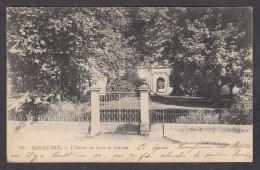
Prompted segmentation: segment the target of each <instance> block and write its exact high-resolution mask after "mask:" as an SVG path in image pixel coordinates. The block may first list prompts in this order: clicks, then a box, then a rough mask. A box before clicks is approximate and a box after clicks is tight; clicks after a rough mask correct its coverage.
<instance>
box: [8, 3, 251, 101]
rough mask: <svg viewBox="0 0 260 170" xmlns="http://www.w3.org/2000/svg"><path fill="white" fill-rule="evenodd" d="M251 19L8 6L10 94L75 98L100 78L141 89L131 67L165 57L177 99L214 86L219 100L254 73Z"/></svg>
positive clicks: (229, 11)
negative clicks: (222, 92) (248, 72)
mask: <svg viewBox="0 0 260 170" xmlns="http://www.w3.org/2000/svg"><path fill="white" fill-rule="evenodd" d="M251 21H252V13H251V10H250V8H239V9H237V8H164V7H158V8H109V7H105V8H77V7H73V8H56V7H55V8H53V7H48V8H39V7H30V8H27V7H19V8H18V7H11V8H8V9H7V58H8V78H10V79H11V84H12V94H11V97H16V98H22V96H24V94H28V96H29V98H30V99H31V100H32V101H33V102H34V104H37V102H36V103H35V101H37V100H38V99H40V100H41V102H40V103H46V104H47V103H55V102H56V101H65V100H79V98H80V94H82V93H84V91H85V89H86V88H87V87H90V86H92V83H93V82H95V79H98V78H99V77H106V78H107V81H108V83H107V84H108V86H107V89H108V90H109V91H119V90H123V91H133V90H134V89H136V88H137V87H138V86H140V85H141V84H142V81H141V80H139V79H138V78H137V77H135V74H136V71H135V70H136V66H137V65H139V64H142V65H146V66H150V65H151V64H152V63H154V62H159V63H164V62H165V61H166V60H167V61H168V62H169V64H170V65H171V66H172V69H173V72H172V74H171V76H170V80H171V85H172V86H173V87H174V94H175V95H190V96H206V95H207V94H210V88H209V87H212V88H213V90H214V94H215V96H217V95H219V93H220V87H221V86H222V85H224V84H228V85H229V86H230V87H231V90H232V88H233V87H234V86H235V85H237V84H240V83H241V75H242V73H243V71H244V70H246V69H248V68H252V58H251V56H252V50H251V47H252V26H251V25H250V23H252V22H251ZM35 94H37V95H35ZM36 98H38V99H37V100H36Z"/></svg>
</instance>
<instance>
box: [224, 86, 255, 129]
mask: <svg viewBox="0 0 260 170" xmlns="http://www.w3.org/2000/svg"><path fill="white" fill-rule="evenodd" d="M221 121H223V122H224V123H225V124H241V125H250V124H252V123H253V91H252V86H249V87H247V88H245V87H243V88H241V89H240V91H239V92H238V93H237V94H236V95H235V96H234V99H233V101H232V105H231V108H230V109H228V110H226V111H225V112H224V113H223V115H222V117H221Z"/></svg>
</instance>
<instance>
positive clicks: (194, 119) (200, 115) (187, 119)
mask: <svg viewBox="0 0 260 170" xmlns="http://www.w3.org/2000/svg"><path fill="white" fill-rule="evenodd" d="M176 123H187V124H219V115H218V114H213V113H206V112H204V111H201V112H193V113H192V112H189V115H187V116H181V117H178V118H177V119H176Z"/></svg>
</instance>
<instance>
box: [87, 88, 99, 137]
mask: <svg viewBox="0 0 260 170" xmlns="http://www.w3.org/2000/svg"><path fill="white" fill-rule="evenodd" d="M89 90H90V93H91V121H90V135H99V134H100V98H99V91H100V90H101V88H89Z"/></svg>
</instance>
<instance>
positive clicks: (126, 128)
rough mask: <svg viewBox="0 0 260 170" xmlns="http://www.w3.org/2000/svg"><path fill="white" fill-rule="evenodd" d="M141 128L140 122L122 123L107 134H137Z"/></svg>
mask: <svg viewBox="0 0 260 170" xmlns="http://www.w3.org/2000/svg"><path fill="white" fill-rule="evenodd" d="M139 129H140V125H139V124H130V123H129V124H122V125H119V126H118V127H117V128H116V130H115V131H114V132H107V133H106V134H123V135H137V134H138V133H139Z"/></svg>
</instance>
